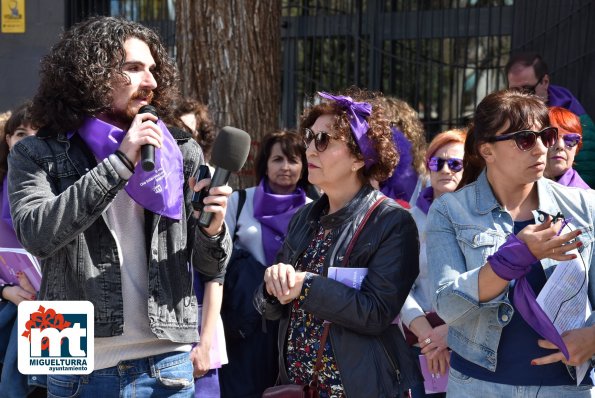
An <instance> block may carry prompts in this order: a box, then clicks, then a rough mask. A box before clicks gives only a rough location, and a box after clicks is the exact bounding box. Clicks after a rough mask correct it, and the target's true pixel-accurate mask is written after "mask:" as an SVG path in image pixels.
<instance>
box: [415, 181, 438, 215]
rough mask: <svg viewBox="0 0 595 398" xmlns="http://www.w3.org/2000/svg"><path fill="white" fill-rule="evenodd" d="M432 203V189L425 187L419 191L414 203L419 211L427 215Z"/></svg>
mask: <svg viewBox="0 0 595 398" xmlns="http://www.w3.org/2000/svg"><path fill="white" fill-rule="evenodd" d="M432 202H434V188H432V187H427V188H424V189H422V190H421V192H420V193H419V196H418V197H417V200H416V201H415V205H416V206H417V207H419V209H420V210H421V211H423V212H424V214H428V211H429V210H430V206H431V205H432Z"/></svg>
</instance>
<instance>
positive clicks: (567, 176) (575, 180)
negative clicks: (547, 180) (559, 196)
mask: <svg viewBox="0 0 595 398" xmlns="http://www.w3.org/2000/svg"><path fill="white" fill-rule="evenodd" d="M558 184H562V185H564V186H567V187H576V188H583V189H591V187H590V186H588V185H587V183H586V182H585V181H583V179H582V178H581V176H580V175H579V174H578V173H577V171H576V170H575V169H573V168H572V167H571V168H569V169H568V170H566V173H564V174H562V176H561V177H560V178H559V179H558Z"/></svg>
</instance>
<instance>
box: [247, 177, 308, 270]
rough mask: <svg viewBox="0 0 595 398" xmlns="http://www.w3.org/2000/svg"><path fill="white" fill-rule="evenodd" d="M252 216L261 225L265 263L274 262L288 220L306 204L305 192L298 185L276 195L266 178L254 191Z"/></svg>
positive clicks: (267, 264)
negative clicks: (286, 192) (292, 189)
mask: <svg viewBox="0 0 595 398" xmlns="http://www.w3.org/2000/svg"><path fill="white" fill-rule="evenodd" d="M253 204H254V218H255V219H256V220H257V221H258V222H260V225H261V227H262V247H263V248H264V256H265V258H266V261H267V263H266V264H265V265H266V266H269V265H271V264H274V262H275V257H276V256H277V252H278V251H279V249H280V248H281V244H282V243H283V241H284V240H285V235H286V234H287V227H288V226H289V221H290V220H291V217H293V215H294V214H295V212H296V211H297V210H298V209H299V208H300V207H302V206H303V205H304V204H306V193H305V192H304V190H303V189H302V188H300V187H298V188H297V189H296V190H295V192H294V193H291V194H289V195H277V194H274V193H272V192H271V191H270V189H269V187H268V184H267V183H266V178H263V179H262V181H260V184H258V186H257V187H256V189H255V191H254V202H253Z"/></svg>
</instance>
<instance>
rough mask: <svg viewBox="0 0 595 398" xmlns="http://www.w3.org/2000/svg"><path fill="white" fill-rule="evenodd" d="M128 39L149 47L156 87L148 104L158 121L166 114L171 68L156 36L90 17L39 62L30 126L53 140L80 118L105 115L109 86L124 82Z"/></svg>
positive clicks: (119, 21)
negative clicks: (40, 129) (153, 61)
mask: <svg viewBox="0 0 595 398" xmlns="http://www.w3.org/2000/svg"><path fill="white" fill-rule="evenodd" d="M129 38H137V39H139V40H142V41H143V42H145V43H146V44H147V45H148V46H149V49H150V51H151V55H152V56H153V58H154V60H155V68H154V70H152V73H153V76H154V78H155V80H156V82H157V88H156V89H155V90H153V94H154V97H153V101H152V105H153V106H155V108H157V112H158V114H159V116H160V117H161V118H164V117H167V116H168V115H169V114H171V112H172V109H171V106H172V104H173V103H174V100H175V98H176V96H177V93H178V91H177V90H178V85H177V83H178V82H177V74H176V68H175V64H174V63H173V61H172V60H171V59H170V57H169V55H168V54H167V51H166V49H165V47H164V46H163V44H162V43H161V40H160V38H159V36H158V35H157V33H155V32H154V31H153V30H151V29H149V28H147V27H146V26H143V25H141V24H139V23H137V22H132V21H128V20H126V19H123V18H118V17H93V18H90V19H88V20H86V21H84V22H81V23H79V24H76V25H74V26H73V27H72V29H70V30H69V31H68V32H66V33H64V34H63V35H62V38H61V40H60V41H59V42H58V43H57V44H56V45H54V47H53V48H52V49H51V51H50V53H49V54H48V55H46V56H45V57H44V58H43V59H42V61H41V65H40V84H39V88H38V90H37V94H36V95H35V97H34V98H33V107H32V109H31V116H32V119H33V123H34V125H35V126H36V127H45V128H47V129H49V130H50V132H51V133H53V134H54V135H55V134H58V132H60V131H74V130H76V129H78V128H79V127H80V126H81V124H82V122H83V120H84V118H85V117H88V116H94V115H97V114H99V113H103V112H108V113H109V111H110V109H111V103H112V89H113V86H114V84H115V83H116V82H121V81H122V79H127V77H126V75H125V74H124V73H122V64H123V63H124V61H125V60H126V52H125V50H124V42H125V41H126V40H127V39H129Z"/></svg>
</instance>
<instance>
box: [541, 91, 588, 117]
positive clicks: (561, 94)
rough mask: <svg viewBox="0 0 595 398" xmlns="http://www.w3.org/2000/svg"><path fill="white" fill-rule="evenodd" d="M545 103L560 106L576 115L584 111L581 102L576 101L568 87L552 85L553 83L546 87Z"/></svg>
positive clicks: (580, 114) (582, 113)
mask: <svg viewBox="0 0 595 398" xmlns="http://www.w3.org/2000/svg"><path fill="white" fill-rule="evenodd" d="M547 105H548V106H561V107H562V108H565V109H568V110H569V111H570V112H572V113H574V114H575V115H577V116H582V115H584V114H585V113H586V112H585V108H583V106H582V105H581V103H580V102H578V100H577V99H576V98H575V97H574V95H572V93H571V92H570V91H568V89H565V88H564V87H560V86H554V85H553V84H550V85H549V87H548V89H547Z"/></svg>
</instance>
